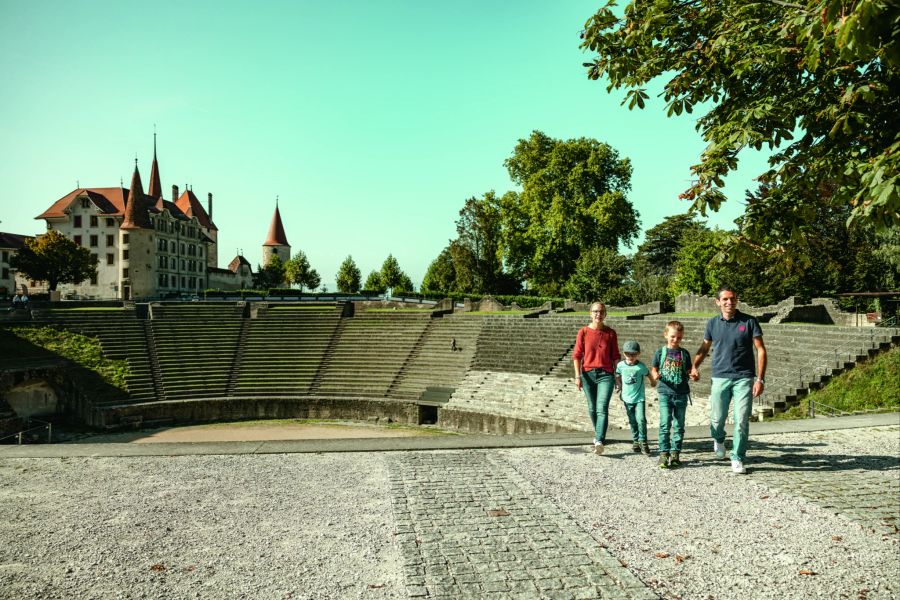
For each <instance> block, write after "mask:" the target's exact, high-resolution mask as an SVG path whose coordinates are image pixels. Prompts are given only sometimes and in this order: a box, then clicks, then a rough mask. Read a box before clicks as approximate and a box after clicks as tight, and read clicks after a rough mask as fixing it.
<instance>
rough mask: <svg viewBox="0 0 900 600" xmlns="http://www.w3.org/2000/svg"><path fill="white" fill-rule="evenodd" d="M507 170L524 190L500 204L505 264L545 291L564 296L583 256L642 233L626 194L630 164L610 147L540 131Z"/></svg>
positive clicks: (524, 141) (520, 147) (515, 155)
mask: <svg viewBox="0 0 900 600" xmlns="http://www.w3.org/2000/svg"><path fill="white" fill-rule="evenodd" d="M504 165H505V166H506V168H507V170H508V171H509V176H510V178H511V179H512V180H513V182H514V183H516V184H518V185H520V186H522V191H521V192H520V193H518V194H514V195H510V194H506V195H504V197H503V198H502V199H501V202H500V204H501V206H502V209H503V227H504V243H505V247H504V251H505V257H506V258H507V264H508V266H509V267H510V269H511V272H512V273H513V274H514V275H516V276H521V277H522V278H524V279H526V280H527V281H528V282H529V283H530V284H531V286H532V287H533V288H535V289H537V290H538V291H540V292H542V293H545V294H556V293H558V292H559V291H560V289H561V288H562V286H563V285H564V284H565V283H566V281H568V279H569V277H570V276H571V275H572V273H573V272H574V271H575V262H576V261H577V259H578V256H579V255H580V254H581V253H582V252H584V251H587V250H589V249H591V248H594V247H597V246H601V247H605V248H609V249H613V250H615V249H617V248H618V247H619V245H620V244H625V245H630V244H631V242H632V241H633V240H634V238H635V237H636V236H637V234H638V232H639V231H640V219H639V215H638V212H637V211H636V210H635V209H634V207H633V206H632V205H631V203H630V202H629V201H628V199H627V197H626V194H627V192H628V190H629V189H630V187H631V163H630V161H629V160H628V159H620V158H619V154H618V152H616V151H615V150H614V149H613V148H612V147H610V146H609V145H608V144H604V143H601V142H598V141H597V140H594V139H589V138H579V139H572V140H565V141H563V140H556V139H553V138H550V137H549V136H547V135H545V134H543V133H541V132H540V131H534V132H532V134H531V136H530V137H529V138H528V139H522V140H519V142H518V144H517V145H516V147H515V149H514V150H513V154H512V156H510V157H509V158H508V159H507V160H506V161H505V162H504Z"/></svg>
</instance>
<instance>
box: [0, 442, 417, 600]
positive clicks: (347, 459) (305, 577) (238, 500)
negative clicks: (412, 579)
mask: <svg viewBox="0 0 900 600" xmlns="http://www.w3.org/2000/svg"><path fill="white" fill-rule="evenodd" d="M386 478H387V474H386V472H385V463H384V461H383V460H382V458H381V456H379V455H376V454H372V455H364V454H354V455H337V454H333V455H314V454H306V455H302V454H291V455H267V456H253V455H247V456H192V457H174V458H162V457H160V458H156V457H151V458H137V459H134V458H131V459H114V458H98V459H83V458H73V459H23V460H2V459H0V597H2V598H67V599H68V598H152V599H168V598H260V599H262V598H266V599H275V598H389V597H391V598H395V597H400V596H402V595H403V589H404V588H403V585H402V580H401V578H400V569H399V566H398V554H397V550H396V547H395V546H394V545H393V542H392V537H393V517H392V514H391V504H390V497H389V495H388V493H389V490H388V487H387V485H386V483H385V482H386Z"/></svg>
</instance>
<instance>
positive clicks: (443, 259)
mask: <svg viewBox="0 0 900 600" xmlns="http://www.w3.org/2000/svg"><path fill="white" fill-rule="evenodd" d="M455 281H456V269H455V267H454V265H453V256H452V255H451V254H450V246H447V247H446V248H444V249H443V250H441V253H440V254H438V256H437V258H435V259H434V260H433V261H431V264H430V265H428V270H427V271H425V277H424V278H423V279H422V288H421V289H422V293H423V294H445V293H447V292H451V291H453V290H454V289H455V288H454V285H453V284H454V282H455Z"/></svg>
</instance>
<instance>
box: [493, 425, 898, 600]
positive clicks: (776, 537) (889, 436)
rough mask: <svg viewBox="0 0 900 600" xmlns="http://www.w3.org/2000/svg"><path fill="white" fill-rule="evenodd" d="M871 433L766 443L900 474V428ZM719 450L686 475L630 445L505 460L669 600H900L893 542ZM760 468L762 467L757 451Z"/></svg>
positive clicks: (694, 458)
mask: <svg viewBox="0 0 900 600" xmlns="http://www.w3.org/2000/svg"><path fill="white" fill-rule="evenodd" d="M861 431H863V430H849V431H837V432H819V433H803V434H778V435H768V436H758V437H757V438H755V439H758V440H760V441H763V440H764V441H765V442H767V443H769V444H785V445H791V444H798V443H808V442H809V441H810V440H811V439H816V440H819V441H821V442H822V445H821V446H817V447H815V448H814V449H812V450H811V452H818V453H821V454H823V455H828V454H829V453H833V452H838V451H839V452H840V453H842V454H857V455H860V456H866V455H870V456H873V457H874V456H895V457H898V466H900V432H898V429H897V428H886V429H883V430H880V431H877V430H865V434H864V435H862V434H861V433H860V432H861ZM751 444H752V440H751ZM707 445H708V444H707V442H705V441H704V442H703V443H702V444H701V443H700V442H696V443H694V444H691V445H689V446H688V447H687V451H686V452H685V458H686V460H687V462H686V463H685V468H682V469H679V470H675V471H663V470H660V469H658V468H657V467H656V460H655V457H653V458H647V457H643V456H641V455H635V454H633V453H631V452H630V448H628V447H627V446H625V445H623V444H616V445H613V446H610V447H609V449H608V451H607V452H606V453H605V454H604V455H603V456H602V457H597V456H593V455H591V454H589V453H586V452H580V453H578V454H572V453H571V452H566V451H564V449H555V450H553V449H550V450H547V449H524V450H515V451H508V452H505V454H506V456H507V459H508V460H509V461H510V463H511V464H513V466H514V467H515V468H516V469H517V470H518V471H519V472H520V473H521V474H522V475H523V476H524V477H526V478H528V479H529V480H531V481H532V482H533V483H534V485H535V486H536V487H537V488H538V489H539V490H541V491H542V492H543V493H544V494H545V495H547V496H548V497H549V498H550V499H551V500H552V501H553V502H554V503H555V504H556V505H557V506H559V507H560V508H561V509H562V510H565V511H567V512H569V513H570V514H571V515H573V516H575V518H576V520H577V521H578V523H579V524H580V525H581V527H582V528H584V529H585V530H587V531H590V532H591V534H592V535H593V536H594V538H595V539H597V541H598V542H599V543H600V544H602V545H603V546H605V547H607V548H608V549H609V550H610V551H611V552H612V554H613V555H614V556H616V557H617V558H619V559H620V560H621V561H623V562H624V563H627V565H628V566H629V567H630V568H631V569H632V570H633V571H634V572H635V573H637V575H638V576H639V577H640V578H641V579H642V580H643V581H644V582H646V583H648V584H649V585H650V586H651V587H653V588H654V589H655V590H656V591H657V592H658V593H659V594H661V595H662V596H663V597H664V598H708V599H711V598H778V599H781V598H812V597H822V598H858V599H871V598H900V583H898V582H900V579H898V573H900V544H898V538H897V537H896V536H895V537H894V538H893V539H883V538H882V536H880V535H874V534H871V533H867V532H865V531H863V530H862V528H861V527H860V526H859V525H858V524H857V523H854V522H852V521H850V520H848V519H846V518H844V517H842V516H841V515H835V514H831V513H829V512H827V511H826V510H824V509H821V508H819V507H818V506H816V505H814V504H812V503H810V502H808V501H807V500H805V499H803V498H801V497H797V496H794V495H790V494H787V493H785V492H782V491H780V490H778V489H775V488H771V487H768V486H765V485H762V484H760V483H757V482H756V481H754V479H753V477H752V475H749V476H735V475H732V474H731V472H730V468H729V466H730V465H729V463H728V462H727V461H722V462H713V461H712V460H711V459H712V454H711V452H708V451H707V450H708V449H707ZM626 450H628V452H625V451H626ZM748 458H749V459H751V462H750V463H749V464H750V465H752V446H751V456H748ZM895 473H896V474H897V475H898V476H900V470H895ZM898 490H900V487H898Z"/></svg>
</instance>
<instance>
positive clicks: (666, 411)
mask: <svg viewBox="0 0 900 600" xmlns="http://www.w3.org/2000/svg"><path fill="white" fill-rule="evenodd" d="M687 405H688V395H687V394H667V393H665V392H662V391H660V392H659V451H660V452H681V441H682V440H683V439H684V417H685V414H686V413H687ZM673 421H674V427H673V426H672V425H673Z"/></svg>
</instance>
